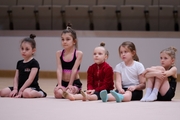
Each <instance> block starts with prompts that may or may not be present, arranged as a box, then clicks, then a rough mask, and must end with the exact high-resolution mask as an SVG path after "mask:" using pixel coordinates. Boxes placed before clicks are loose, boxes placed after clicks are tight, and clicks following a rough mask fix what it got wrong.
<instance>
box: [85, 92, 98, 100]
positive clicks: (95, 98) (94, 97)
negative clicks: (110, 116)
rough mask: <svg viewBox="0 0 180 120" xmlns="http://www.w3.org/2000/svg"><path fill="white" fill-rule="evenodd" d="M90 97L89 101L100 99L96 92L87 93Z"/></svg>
mask: <svg viewBox="0 0 180 120" xmlns="http://www.w3.org/2000/svg"><path fill="white" fill-rule="evenodd" d="M87 96H88V97H87V98H88V100H89V101H94V100H98V97H97V95H95V94H92V95H89V94H88V95H87Z"/></svg>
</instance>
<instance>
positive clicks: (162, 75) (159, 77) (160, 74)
mask: <svg viewBox="0 0 180 120" xmlns="http://www.w3.org/2000/svg"><path fill="white" fill-rule="evenodd" d="M156 77H157V78H158V79H160V80H164V79H165V77H166V74H165V73H164V72H158V73H157V75H156Z"/></svg>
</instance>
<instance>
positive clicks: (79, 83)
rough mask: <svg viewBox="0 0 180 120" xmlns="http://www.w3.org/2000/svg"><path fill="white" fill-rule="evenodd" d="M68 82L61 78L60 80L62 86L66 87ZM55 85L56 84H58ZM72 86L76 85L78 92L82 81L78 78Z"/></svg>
mask: <svg viewBox="0 0 180 120" xmlns="http://www.w3.org/2000/svg"><path fill="white" fill-rule="evenodd" d="M68 84H69V82H66V81H64V80H62V82H61V85H62V86H64V87H67V86H68ZM56 86H58V84H57V85H56ZM73 86H76V87H77V88H79V93H80V90H81V88H82V83H81V81H80V79H76V80H74V82H73Z"/></svg>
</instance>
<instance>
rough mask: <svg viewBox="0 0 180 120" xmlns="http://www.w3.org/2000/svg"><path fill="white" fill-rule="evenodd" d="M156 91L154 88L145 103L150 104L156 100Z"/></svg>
mask: <svg viewBox="0 0 180 120" xmlns="http://www.w3.org/2000/svg"><path fill="white" fill-rule="evenodd" d="M158 91H159V90H158V89H157V88H154V89H153V91H152V93H151V95H150V96H149V97H148V98H147V99H146V101H147V102H152V101H155V100H157V95H158Z"/></svg>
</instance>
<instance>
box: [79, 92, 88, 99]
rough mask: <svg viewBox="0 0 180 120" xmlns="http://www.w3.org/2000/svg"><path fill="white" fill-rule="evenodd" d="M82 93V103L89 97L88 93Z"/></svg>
mask: <svg viewBox="0 0 180 120" xmlns="http://www.w3.org/2000/svg"><path fill="white" fill-rule="evenodd" d="M80 92H81V95H82V96H83V99H82V101H86V100H87V95H86V93H85V92H83V91H82V90H81V91H80Z"/></svg>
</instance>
